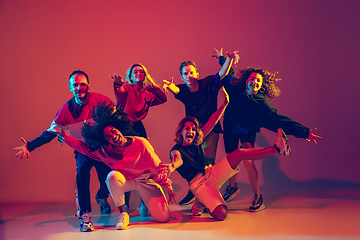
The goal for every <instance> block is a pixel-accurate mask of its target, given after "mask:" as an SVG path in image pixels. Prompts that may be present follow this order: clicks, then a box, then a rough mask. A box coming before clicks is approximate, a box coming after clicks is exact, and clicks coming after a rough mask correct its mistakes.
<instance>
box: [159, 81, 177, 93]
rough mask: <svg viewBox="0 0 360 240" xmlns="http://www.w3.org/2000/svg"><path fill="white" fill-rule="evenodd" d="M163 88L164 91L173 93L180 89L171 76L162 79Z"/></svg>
mask: <svg viewBox="0 0 360 240" xmlns="http://www.w3.org/2000/svg"><path fill="white" fill-rule="evenodd" d="M163 83H164V84H163V90H164V92H165V93H169V91H170V92H172V93H173V94H178V93H179V92H180V89H179V88H178V87H177V86H176V85H175V84H174V80H173V78H170V80H163Z"/></svg>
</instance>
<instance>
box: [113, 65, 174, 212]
mask: <svg viewBox="0 0 360 240" xmlns="http://www.w3.org/2000/svg"><path fill="white" fill-rule="evenodd" d="M111 78H112V79H113V80H114V92H115V98H116V109H117V110H121V109H122V110H123V111H124V112H125V113H127V116H128V118H129V119H130V120H131V121H133V123H134V124H133V129H134V130H135V131H136V132H137V133H138V135H139V136H140V137H143V138H147V134H146V130H145V127H144V125H143V123H142V120H143V119H144V118H145V117H146V115H147V114H148V112H149V107H151V106H156V105H160V104H163V103H165V102H166V101H167V97H166V94H165V93H164V92H163V91H162V90H161V88H159V87H158V86H157V85H156V83H155V81H154V80H153V79H152V77H151V76H150V74H149V72H148V70H147V69H146V67H145V66H144V65H142V64H140V63H134V64H132V65H131V66H130V68H129V69H128V71H127V75H126V81H124V80H123V79H122V76H120V75H116V74H114V76H111ZM125 198H126V207H127V209H129V202H130V192H127V193H126V194H125ZM147 212H148V210H147V208H146V206H145V205H144V203H143V201H141V204H140V207H139V213H140V215H141V216H146V215H147Z"/></svg>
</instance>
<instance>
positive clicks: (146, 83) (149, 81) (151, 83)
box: [126, 63, 158, 87]
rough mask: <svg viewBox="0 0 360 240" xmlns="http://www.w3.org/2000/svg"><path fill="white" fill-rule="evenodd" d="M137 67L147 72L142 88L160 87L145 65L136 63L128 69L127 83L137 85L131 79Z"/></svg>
mask: <svg viewBox="0 0 360 240" xmlns="http://www.w3.org/2000/svg"><path fill="white" fill-rule="evenodd" d="M137 66H138V67H141V68H142V69H143V70H144V72H145V79H144V81H143V84H142V87H153V86H155V87H158V86H157V84H156V83H155V81H154V80H153V79H152V77H151V76H150V74H149V72H148V70H147V69H146V67H145V66H144V65H142V64H141V63H134V64H132V65H131V66H130V68H129V69H128V71H127V74H126V81H127V82H128V84H135V83H134V82H133V80H132V79H131V74H132V70H133V69H134V67H137Z"/></svg>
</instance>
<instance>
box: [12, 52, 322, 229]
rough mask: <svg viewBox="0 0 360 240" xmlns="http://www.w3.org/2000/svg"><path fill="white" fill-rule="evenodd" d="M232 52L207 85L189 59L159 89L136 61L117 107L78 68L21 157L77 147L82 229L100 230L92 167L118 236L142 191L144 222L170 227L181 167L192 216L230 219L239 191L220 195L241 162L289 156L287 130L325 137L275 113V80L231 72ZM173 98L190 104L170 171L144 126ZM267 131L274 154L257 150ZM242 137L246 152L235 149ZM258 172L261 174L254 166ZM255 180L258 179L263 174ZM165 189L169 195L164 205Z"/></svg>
mask: <svg viewBox="0 0 360 240" xmlns="http://www.w3.org/2000/svg"><path fill="white" fill-rule="evenodd" d="M226 55H227V56H226V58H225V57H223V56H222V50H221V51H217V53H216V54H215V56H216V57H217V58H219V60H220V64H221V65H222V68H221V70H220V71H219V72H218V73H217V74H215V75H212V76H208V77H206V78H204V79H198V78H199V73H198V69H197V66H196V64H195V63H194V62H191V61H187V62H183V63H182V64H181V65H180V69H179V70H180V74H181V78H182V80H183V81H184V84H179V85H175V84H174V83H173V80H172V79H171V80H169V81H168V80H164V82H163V89H161V88H160V87H159V86H157V85H156V83H155V81H154V80H153V79H152V78H151V76H150V75H149V73H148V71H147V69H146V68H145V66H143V65H142V64H133V65H132V66H131V67H130V68H129V70H128V73H127V77H126V80H123V79H122V77H121V76H119V75H114V76H111V78H112V79H113V80H114V92H115V97H116V104H113V103H112V102H111V100H110V99H109V98H107V97H105V96H103V95H100V94H97V93H92V92H89V78H88V76H87V74H86V73H85V72H83V71H80V70H77V71H74V72H73V73H72V74H71V75H70V77H69V89H70V91H71V92H72V93H73V95H74V97H73V98H71V99H70V100H69V101H68V102H66V103H65V104H64V105H63V106H62V107H61V109H60V110H59V111H58V112H57V114H56V116H55V118H54V120H53V122H52V124H51V126H50V128H49V129H47V130H46V131H44V132H43V133H42V134H41V135H40V136H39V137H37V138H35V139H34V140H32V141H29V142H27V141H26V140H25V139H24V138H21V140H22V141H23V142H24V145H23V146H21V147H17V148H14V150H16V151H18V153H17V154H16V156H20V158H23V157H24V156H27V157H29V156H30V151H33V150H34V149H35V148H37V147H40V146H42V145H43V144H46V143H48V142H50V141H51V140H53V139H54V138H55V137H56V136H58V137H57V139H58V141H59V142H61V143H63V142H65V143H66V144H67V145H69V146H70V147H72V148H73V149H74V150H75V158H76V167H77V174H76V185H77V190H78V199H79V206H80V208H79V211H78V213H77V215H78V217H79V218H80V219H81V223H80V231H92V230H93V229H94V227H93V225H92V223H91V217H90V212H91V200H90V190H89V184H90V170H91V168H92V167H93V166H94V167H95V168H96V171H97V173H98V179H99V182H100V189H99V191H98V192H97V194H96V197H95V199H96V202H97V203H98V204H99V205H100V211H101V212H102V213H110V212H111V208H110V205H109V204H108V202H107V198H108V195H109V193H110V194H111V196H112V198H113V201H114V203H115V205H116V206H117V207H118V209H119V211H120V216H119V220H118V222H117V224H116V229H127V228H128V226H129V222H130V221H129V214H128V209H129V192H130V191H132V190H136V191H138V193H139V195H140V198H141V204H140V207H139V213H140V214H141V215H142V216H145V215H146V214H147V213H148V211H149V212H150V214H151V215H152V217H153V218H154V220H156V221H159V222H166V221H168V220H169V218H170V211H169V207H168V202H169V203H176V202H175V198H174V197H175V194H174V191H173V189H172V185H171V180H170V179H169V176H170V174H171V173H172V172H173V171H175V170H177V171H178V172H179V174H180V175H181V176H182V177H183V178H184V179H186V180H187V181H188V183H189V189H190V191H191V192H189V193H188V195H187V196H186V197H185V198H184V200H182V201H181V202H180V203H189V202H191V201H190V200H192V199H196V201H195V203H194V205H193V206H192V213H193V215H195V216H199V215H201V213H202V212H203V211H204V209H205V208H206V209H207V212H208V213H209V214H210V215H211V216H212V217H213V218H214V219H216V220H224V219H225V218H226V216H227V206H226V203H225V201H226V200H227V199H226V198H225V197H226V196H225V195H226V194H228V192H229V189H230V190H233V188H234V187H233V186H231V182H230V186H229V187H228V188H227V189H226V190H227V192H226V193H225V195H224V198H223V196H222V195H221V194H220V192H219V188H220V187H221V186H222V185H223V184H224V183H225V182H226V181H227V180H228V179H229V178H231V177H233V176H234V175H235V174H236V173H237V172H238V171H239V163H240V162H241V161H243V160H245V161H244V162H246V163H247V164H248V165H249V164H252V165H253V162H252V161H253V160H259V159H263V158H265V157H267V156H270V155H272V154H277V153H278V154H283V155H290V153H291V150H290V146H289V144H288V142H287V138H286V134H285V132H286V133H287V134H290V135H294V136H296V137H302V138H305V139H308V140H309V141H310V140H313V141H314V142H315V143H316V138H320V137H319V136H316V135H314V134H313V131H314V129H311V130H310V129H309V128H306V127H304V126H302V125H301V124H300V123H297V122H294V121H292V120H291V119H290V118H288V117H285V116H282V115H279V114H278V113H277V111H276V109H275V108H273V107H272V106H271V104H270V103H269V102H268V100H271V99H273V98H274V97H275V96H276V94H277V93H279V91H278V89H277V88H276V86H275V85H274V83H275V81H276V80H277V79H275V76H276V74H271V73H268V72H266V71H264V70H262V69H252V68H251V69H246V70H243V71H240V72H239V73H238V75H236V74H234V71H233V69H232V68H231V66H232V64H233V61H234V59H235V60H236V59H237V58H238V55H237V52H233V53H226ZM229 71H230V74H228V73H229ZM222 86H224V87H225V89H224V88H222ZM221 88H222V89H223V92H224V94H225V98H224V99H225V100H224V103H223V104H222V105H221V106H220V107H219V108H218V109H217V96H218V92H219V90H220V89H221ZM169 91H170V92H172V93H173V94H174V96H175V98H176V99H178V100H180V101H181V102H183V103H184V105H185V112H186V117H185V118H184V119H182V120H181V121H180V123H179V126H178V127H177V129H176V136H175V142H176V144H175V146H174V147H173V148H172V149H171V152H170V160H171V162H170V163H168V164H166V163H162V162H161V161H160V159H159V158H158V156H157V155H156V153H155V151H154V149H153V147H152V146H151V144H150V143H149V141H148V140H147V134H146V130H145V128H144V125H143V124H142V120H143V119H144V118H145V117H146V115H147V113H148V111H149V107H151V106H155V105H159V104H162V103H165V102H166V101H167V97H166V94H165V93H168V92H169ZM164 92H165V93H164ZM224 112H225V116H224V130H225V132H224V141H225V147H226V153H227V156H226V157H224V158H223V159H222V160H220V161H219V162H217V163H216V164H215V156H216V148H217V143H218V139H219V133H220V132H221V131H222V130H221V126H220V125H219V120H220V118H221V117H222V116H223V115H224ZM243 114H247V115H246V116H244V115H243ZM262 127H264V128H267V129H269V130H271V131H276V132H277V138H276V142H275V144H274V145H273V146H270V147H266V148H254V142H255V135H256V132H258V131H259V130H260V128H262ZM281 128H283V130H284V131H283V130H282V129H281ZM64 130H68V133H69V134H65V132H64ZM226 135H227V137H226ZM226 139H228V140H226ZM239 139H240V141H241V143H242V147H241V148H238V141H239ZM235 145H236V147H235ZM227 146H228V147H227ZM230 149H232V150H230ZM245 166H247V165H245ZM253 166H254V165H253ZM253 168H254V169H255V172H256V168H255V166H254V167H253ZM247 169H248V173H249V177H250V181H251V184H252V186H253V183H252V178H254V177H253V176H252V175H251V173H250V172H251V171H250V170H249V169H250V168H249V167H247ZM253 172H254V171H253ZM250 175H251V176H252V177H251V176H250ZM255 177H256V180H257V173H256V176H255ZM162 187H163V188H166V189H167V192H168V195H169V199H168V201H167V199H166V197H165V195H164V192H163V190H162ZM235 187H236V185H235ZM253 187H254V186H253ZM236 188H237V187H236ZM257 188H258V183H257ZM233 192H234V191H233ZM234 193H235V194H236V193H237V192H236V191H235V192H234ZM234 193H233V194H232V195H234ZM254 193H255V197H254V201H255V198H256V201H258V199H261V201H262V198H261V194H260V193H259V192H258V191H255V190H254ZM187 198H191V199H190V200H189V199H187ZM228 199H229V198H228ZM254 201H253V202H254ZM252 205H259V203H256V204H252ZM262 205H263V203H262ZM251 207H252V206H250V210H251ZM255 207H256V206H255ZM261 208H262V209H263V208H264V207H261ZM258 209H260V208H258ZM262 209H260V210H262Z"/></svg>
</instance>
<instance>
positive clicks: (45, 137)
mask: <svg viewBox="0 0 360 240" xmlns="http://www.w3.org/2000/svg"><path fill="white" fill-rule="evenodd" d="M53 125H54V122H53V124H51V126H53ZM50 130H51V131H50ZM52 131H53V129H52V128H51V127H50V128H49V129H48V130H45V131H44V132H43V133H41V135H40V136H38V137H37V138H35V139H33V140H31V141H29V142H28V141H26V140H25V138H23V137H21V138H20V139H21V141H23V143H24V145H23V146H20V147H16V148H14V149H13V150H14V151H18V152H17V154H16V155H15V157H17V156H20V159H22V158H23V157H24V156H25V155H26V156H27V158H29V157H30V152H31V151H34V150H35V148H38V147H41V146H42V145H44V144H47V143H49V142H51V141H52V140H53V139H54V138H55V137H56V133H55V132H52Z"/></svg>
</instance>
